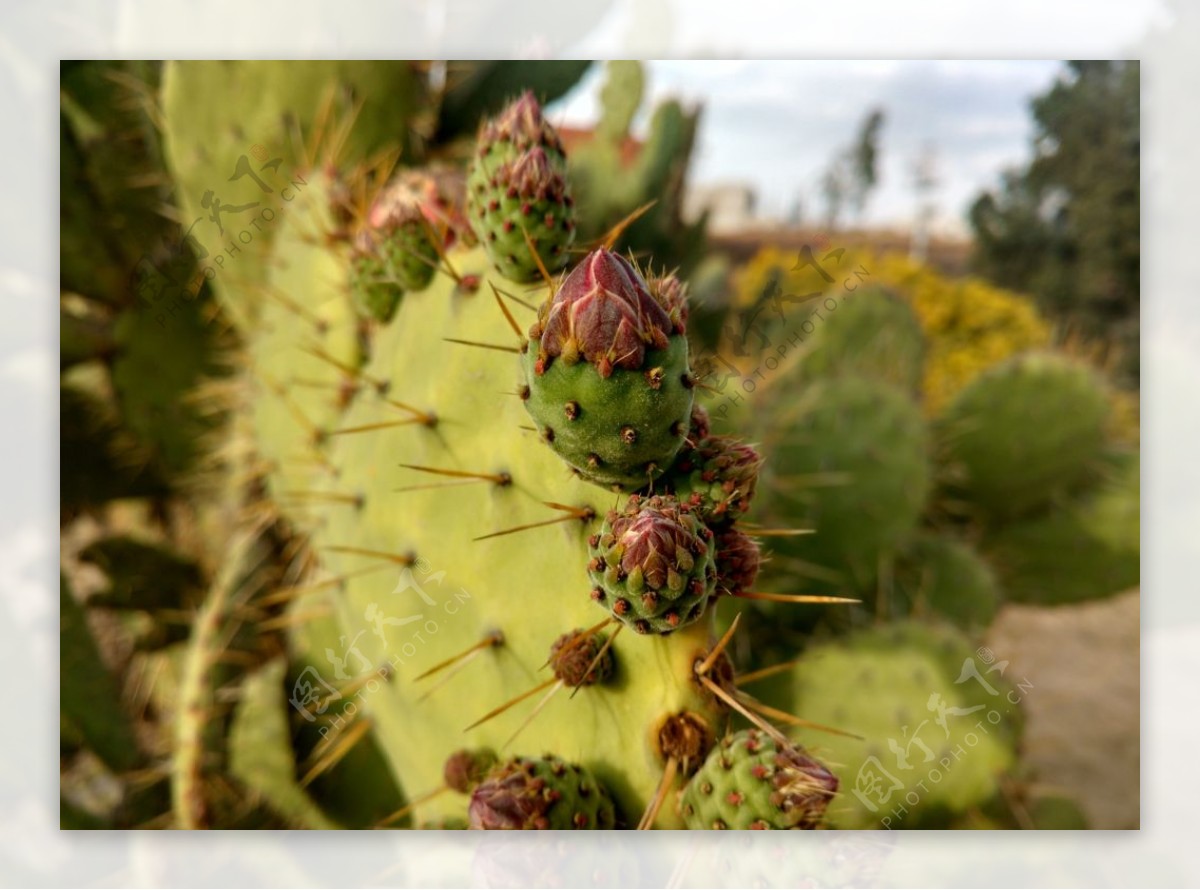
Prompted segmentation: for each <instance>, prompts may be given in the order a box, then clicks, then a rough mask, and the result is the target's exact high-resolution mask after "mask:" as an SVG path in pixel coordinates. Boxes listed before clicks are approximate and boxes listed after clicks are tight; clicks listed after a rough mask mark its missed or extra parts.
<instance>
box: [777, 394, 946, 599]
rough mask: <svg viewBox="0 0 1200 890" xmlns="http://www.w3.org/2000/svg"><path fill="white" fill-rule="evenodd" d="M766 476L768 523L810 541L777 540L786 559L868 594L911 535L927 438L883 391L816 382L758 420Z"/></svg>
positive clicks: (903, 398)
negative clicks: (805, 531)
mask: <svg viewBox="0 0 1200 890" xmlns="http://www.w3.org/2000/svg"><path fill="white" fill-rule="evenodd" d="M763 419H764V420H765V421H766V422H767V423H769V426H765V427H764V428H763V429H762V433H761V440H762V442H763V448H764V451H765V452H766V453H767V455H768V457H769V462H768V467H777V468H778V467H784V468H787V470H788V471H789V472H790V473H794V474H796V475H784V474H780V473H778V472H776V473H774V474H773V475H772V478H771V484H770V485H768V486H767V487H766V490H767V491H768V492H769V493H770V498H769V501H768V503H767V504H766V505H765V506H766V509H765V512H766V514H767V515H768V516H769V517H770V518H771V519H772V520H773V521H776V522H777V523H778V524H780V525H783V526H788V527H808V528H812V529H814V530H815V533H814V534H811V535H806V536H803V537H795V538H782V539H780V541H779V542H778V554H779V556H780V557H781V559H780V562H781V563H784V567H785V568H786V562H785V559H786V558H791V559H798V560H801V561H802V562H804V563H807V564H810V565H815V566H821V567H823V568H825V569H832V570H834V571H837V572H840V573H841V575H842V579H843V580H842V583H843V584H844V585H846V586H848V587H849V588H850V589H852V590H857V591H864V590H868V589H870V587H871V582H872V580H873V578H874V573H875V571H876V567H877V564H878V560H879V557H880V556H881V555H882V556H886V555H888V554H891V553H893V552H895V551H896V550H897V549H899V548H900V547H901V546H902V544H903V543H904V541H905V539H906V538H907V537H908V536H909V535H910V534H911V533H912V531H913V530H914V528H915V526H916V523H917V520H918V518H919V517H920V515H921V511H922V508H923V507H924V505H925V497H926V493H927V489H928V487H929V477H930V470H929V464H928V457H927V453H926V452H927V450H928V447H929V446H928V434H927V432H926V427H925V421H924V419H923V418H922V416H921V411H920V409H919V408H918V407H917V405H916V403H915V402H914V401H913V400H912V399H911V398H910V397H909V396H907V395H906V394H905V393H903V392H902V391H900V390H899V389H897V388H895V387H893V386H890V385H888V384H886V383H881V382H878V381H873V380H867V379H864V378H858V377H839V378H834V379H830V380H822V381H820V382H819V383H816V384H813V385H812V386H810V387H809V388H808V389H806V390H805V391H804V392H803V394H801V395H800V397H799V398H797V399H795V400H794V401H792V400H789V401H786V402H779V401H777V402H774V403H773V404H772V405H771V410H770V412H769V413H767V414H766V415H765V416H764V418H763Z"/></svg>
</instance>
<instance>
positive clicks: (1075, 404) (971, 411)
mask: <svg viewBox="0 0 1200 890" xmlns="http://www.w3.org/2000/svg"><path fill="white" fill-rule="evenodd" d="M1108 414H1109V402H1108V395H1107V392H1106V390H1105V387H1104V385H1103V383H1102V381H1101V380H1100V378H1099V376H1098V375H1097V374H1096V373H1095V372H1094V371H1093V370H1092V369H1091V368H1089V367H1087V366H1085V365H1083V364H1080V363H1079V362H1077V361H1074V360H1071V359H1068V358H1065V357H1062V356H1056V355H1049V354H1038V353H1033V354H1029V355H1024V356H1020V357H1018V358H1016V359H1013V360H1011V361H1009V362H1007V363H1005V364H1003V365H999V366H997V367H995V368H992V369H991V370H989V371H988V372H986V373H984V374H983V375H981V376H979V377H977V378H976V379H975V380H974V381H973V382H972V383H971V384H970V385H969V386H967V388H966V389H964V390H963V391H962V392H960V393H959V394H958V396H957V397H956V398H955V399H954V401H953V402H951V403H950V405H949V406H948V407H947V409H946V412H945V414H944V416H943V417H942V418H941V421H940V423H939V433H940V436H941V439H942V442H943V447H944V448H945V450H946V452H947V457H948V460H949V462H950V463H951V464H952V465H954V468H955V470H956V475H955V477H954V479H953V481H954V483H955V485H956V487H960V488H961V489H962V490H963V491H964V492H965V493H966V495H967V496H968V497H969V498H970V500H971V502H972V503H973V504H974V505H975V506H976V507H977V508H978V509H979V510H981V511H982V512H983V513H984V514H986V515H988V516H991V517H995V518H997V519H1005V518H1010V517H1013V516H1017V515H1020V514H1022V513H1028V512H1030V511H1033V510H1036V509H1038V508H1039V507H1042V506H1044V505H1045V504H1047V503H1048V502H1049V501H1050V500H1051V499H1052V498H1054V496H1055V495H1058V494H1061V493H1063V492H1065V491H1068V490H1070V489H1071V488H1072V487H1075V486H1078V485H1079V483H1080V482H1082V481H1083V480H1085V479H1086V478H1087V476H1088V475H1089V472H1090V471H1092V470H1093V469H1094V467H1095V464H1096V462H1097V460H1098V458H1099V457H1100V455H1101V452H1102V450H1103V447H1104V432H1105V424H1106V422H1107V419H1108Z"/></svg>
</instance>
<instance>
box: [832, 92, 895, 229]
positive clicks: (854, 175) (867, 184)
mask: <svg viewBox="0 0 1200 890" xmlns="http://www.w3.org/2000/svg"><path fill="white" fill-rule="evenodd" d="M882 128H883V111H882V110H881V109H879V108H875V109H873V110H871V111H870V112H869V113H868V114H867V116H866V117H865V118H864V119H863V122H862V125H861V126H860V127H859V130H858V136H857V137H856V138H855V140H854V143H853V144H852V145H850V146H849V147H847V148H840V149H838V151H837V153H836V154H835V155H834V156H833V159H832V160H831V161H830V162H829V166H828V167H827V168H825V172H824V173H823V174H821V194H822V196H823V197H824V198H825V222H826V225H827V227H828V228H829V229H831V230H832V229H836V228H837V225H838V221H839V219H840V218H841V215H842V210H843V208H844V207H845V206H846V205H849V206H850V207H851V208H852V209H853V211H854V215H855V216H856V217H858V218H859V219H861V218H862V214H863V211H864V210H865V209H866V206H867V198H868V197H870V194H871V191H872V190H873V189H874V188H875V185H876V184H877V183H878V181H879V172H878V158H879V131H880V130H881V129H882Z"/></svg>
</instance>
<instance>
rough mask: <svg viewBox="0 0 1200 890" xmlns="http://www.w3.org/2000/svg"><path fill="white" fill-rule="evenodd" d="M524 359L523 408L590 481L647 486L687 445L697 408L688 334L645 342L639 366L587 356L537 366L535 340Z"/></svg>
mask: <svg viewBox="0 0 1200 890" xmlns="http://www.w3.org/2000/svg"><path fill="white" fill-rule="evenodd" d="M521 365H522V367H523V368H524V371H525V382H526V385H527V386H528V387H529V397H528V398H527V399H526V400H525V408H526V409H527V410H528V411H529V414H530V416H531V417H533V419H534V420H535V421H536V422H537V425H538V431H539V433H540V434H541V435H542V438H543V440H544V441H546V442H547V443H548V444H549V445H550V447H551V448H553V449H554V452H555V453H556V454H557V455H558V456H559V457H561V458H562V459H563V460H565V461H566V462H567V463H568V464H570V465H571V466H572V467H574V468H575V469H576V470H577V471H578V472H579V474H580V475H581V476H582V477H583V478H585V479H587V480H588V481H590V482H594V483H596V484H597V485H602V486H605V487H614V488H620V489H623V490H626V491H629V490H636V489H639V488H644V487H646V486H647V485H648V484H650V483H652V482H653V481H654V480H655V479H657V478H659V477H660V476H661V475H663V473H665V472H666V471H667V469H668V468H669V467H670V466H671V462H672V461H673V460H674V459H675V455H676V454H677V453H678V452H679V449H680V448H681V447H682V446H683V442H684V439H685V438H686V436H687V430H688V420H689V418H690V417H691V412H692V384H691V380H690V377H689V376H688V347H687V340H686V339H685V338H683V337H671V338H670V341H669V342H668V345H667V348H666V349H656V350H648V351H647V352H646V361H645V366H644V367H643V368H642V369H639V370H632V369H628V368H616V369H614V370H613V372H612V373H611V375H610V376H608V377H601V376H600V373H599V371H598V370H597V368H596V366H595V365H593V364H591V363H590V362H585V361H578V362H575V363H573V364H571V363H568V362H566V361H563V360H561V359H560V360H557V361H554V362H553V363H551V365H550V367H548V368H546V370H545V373H542V374H538V373H537V369H536V365H537V341H536V340H533V341H530V343H529V346H528V348H527V349H526V350H525V352H524V353H523V354H522V356H521Z"/></svg>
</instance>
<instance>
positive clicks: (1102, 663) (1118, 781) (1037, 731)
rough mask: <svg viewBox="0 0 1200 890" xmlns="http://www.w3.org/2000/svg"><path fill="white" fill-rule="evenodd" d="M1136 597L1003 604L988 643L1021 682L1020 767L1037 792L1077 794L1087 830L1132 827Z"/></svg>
mask: <svg viewBox="0 0 1200 890" xmlns="http://www.w3.org/2000/svg"><path fill="white" fill-rule="evenodd" d="M1139 610H1140V597H1139V593H1138V591H1136V590H1134V591H1130V592H1128V593H1124V594H1121V595H1120V596H1115V597H1111V598H1109V599H1106V600H1100V601H1098V602H1091V603H1084V604H1081V605H1074V606H1060V607H1054V608H1040V607H1032V606H1017V605H1009V606H1005V607H1004V609H1003V610H1002V612H1001V613H1000V615H999V617H998V618H997V620H996V622H995V624H994V625H993V626H992V628H991V630H990V631H989V632H988V640H987V643H988V645H989V646H990V647H991V648H992V649H993V650H994V651H995V653H996V656H997V657H998V658H1001V659H1003V658H1007V659H1008V660H1009V662H1010V668H1009V670H1008V671H1006V676H1008V677H1010V678H1013V679H1021V678H1026V679H1028V680H1029V681H1030V682H1031V683H1032V684H1033V688H1032V689H1030V690H1029V692H1028V693H1027V694H1026V696H1025V698H1024V700H1023V705H1024V706H1025V714H1026V719H1027V723H1026V728H1025V757H1024V761H1025V763H1026V764H1027V765H1028V766H1029V767H1030V769H1031V771H1032V775H1031V779H1032V781H1033V782H1034V783H1035V784H1036V786H1037V787H1038V788H1039V789H1045V790H1046V791H1050V790H1058V791H1062V792H1065V793H1067V794H1069V795H1070V796H1072V797H1073V798H1075V799H1076V800H1077V801H1078V802H1079V804H1080V805H1081V806H1082V807H1083V810H1084V812H1085V813H1086V814H1087V817H1088V820H1089V822H1090V823H1091V827H1092V828H1137V827H1138V825H1139V812H1138V801H1139V793H1140V772H1139V755H1140V750H1141V738H1140V670H1139V662H1140V634H1139V630H1140V622H1139V614H1140V611H1139Z"/></svg>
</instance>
